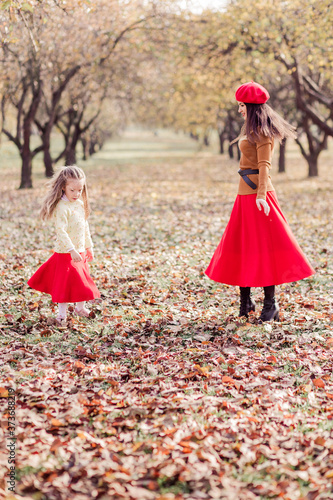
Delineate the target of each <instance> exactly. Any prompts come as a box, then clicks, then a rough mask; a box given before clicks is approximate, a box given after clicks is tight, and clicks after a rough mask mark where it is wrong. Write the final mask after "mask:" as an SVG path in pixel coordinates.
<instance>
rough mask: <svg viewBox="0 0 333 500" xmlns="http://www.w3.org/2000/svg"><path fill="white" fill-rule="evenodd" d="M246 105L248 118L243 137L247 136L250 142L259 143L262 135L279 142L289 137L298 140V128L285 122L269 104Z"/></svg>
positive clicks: (242, 132) (243, 129)
mask: <svg viewBox="0 0 333 500" xmlns="http://www.w3.org/2000/svg"><path fill="white" fill-rule="evenodd" d="M244 104H245V106H246V110H247V117H246V121H245V123H244V125H243V127H242V130H241V135H246V136H247V139H248V141H249V142H251V143H252V144H253V143H254V142H256V141H258V140H259V137H260V135H265V136H267V137H271V138H274V139H277V140H278V141H279V142H282V141H283V139H285V138H287V137H292V138H293V139H296V137H297V134H296V128H295V127H293V126H292V125H290V123H288V122H287V121H286V120H284V119H283V118H282V116H280V115H279V114H278V113H277V112H276V111H274V109H272V108H271V107H270V106H269V105H268V104H266V103H265V104H249V103H244Z"/></svg>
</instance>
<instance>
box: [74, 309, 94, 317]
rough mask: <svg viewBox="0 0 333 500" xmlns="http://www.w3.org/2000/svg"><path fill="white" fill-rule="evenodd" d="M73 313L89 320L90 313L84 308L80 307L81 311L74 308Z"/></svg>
mask: <svg viewBox="0 0 333 500" xmlns="http://www.w3.org/2000/svg"><path fill="white" fill-rule="evenodd" d="M74 312H75V314H77V315H78V316H83V317H84V318H89V315H90V311H89V309H87V308H86V307H82V308H81V309H79V308H78V307H75V309H74Z"/></svg>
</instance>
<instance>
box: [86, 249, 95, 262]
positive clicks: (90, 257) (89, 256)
mask: <svg viewBox="0 0 333 500" xmlns="http://www.w3.org/2000/svg"><path fill="white" fill-rule="evenodd" d="M86 252H87V261H88V262H91V261H92V260H94V251H93V249H92V248H86Z"/></svg>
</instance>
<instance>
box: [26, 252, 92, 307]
mask: <svg viewBox="0 0 333 500" xmlns="http://www.w3.org/2000/svg"><path fill="white" fill-rule="evenodd" d="M80 255H81V257H82V259H83V260H81V261H80V262H74V261H73V260H72V257H71V254H70V253H54V254H53V255H52V257H50V258H49V259H48V260H47V261H46V262H45V263H44V264H42V265H41V266H40V268H39V269H38V270H37V271H36V272H35V274H34V275H33V276H32V277H31V278H30V279H29V281H28V285H29V286H30V287H31V288H34V289H35V290H38V291H39V292H44V293H49V294H50V295H51V297H52V301H53V302H60V303H61V302H83V301H85V300H93V299H97V298H98V297H100V296H101V294H100V293H99V291H98V290H97V287H96V285H95V283H94V282H93V280H92V279H91V276H90V274H89V266H88V262H87V258H86V254H85V253H81V254H80Z"/></svg>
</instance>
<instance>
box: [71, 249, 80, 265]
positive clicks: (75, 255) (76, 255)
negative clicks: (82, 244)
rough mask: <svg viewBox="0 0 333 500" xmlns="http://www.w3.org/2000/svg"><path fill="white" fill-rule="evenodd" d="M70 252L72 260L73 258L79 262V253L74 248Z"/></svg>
mask: <svg viewBox="0 0 333 500" xmlns="http://www.w3.org/2000/svg"><path fill="white" fill-rule="evenodd" d="M70 254H71V257H72V260H74V262H80V261H81V260H82V257H81V255H80V254H79V252H77V251H76V250H74V249H73V250H71V252H70Z"/></svg>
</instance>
